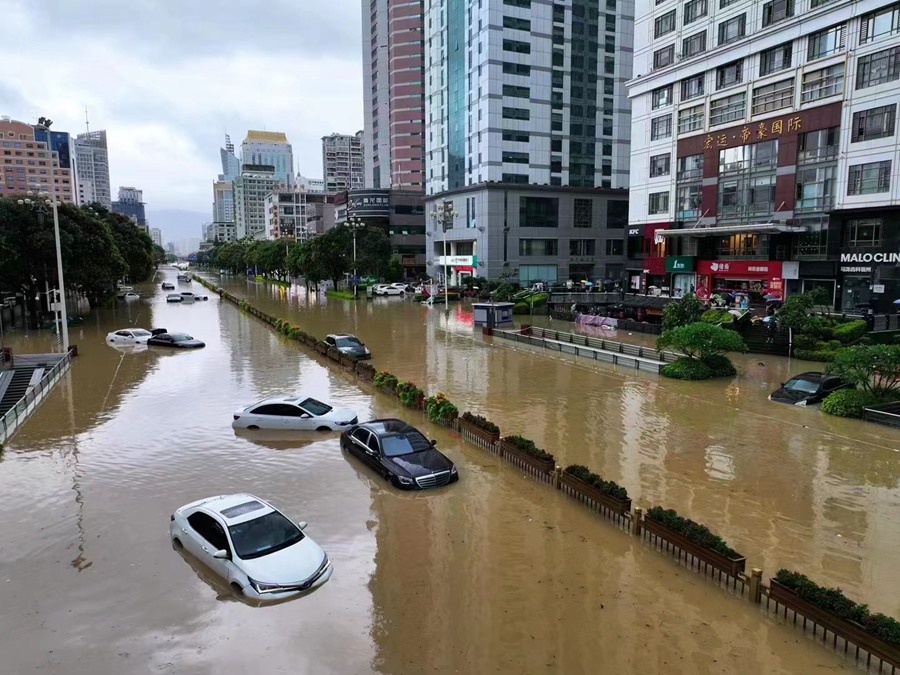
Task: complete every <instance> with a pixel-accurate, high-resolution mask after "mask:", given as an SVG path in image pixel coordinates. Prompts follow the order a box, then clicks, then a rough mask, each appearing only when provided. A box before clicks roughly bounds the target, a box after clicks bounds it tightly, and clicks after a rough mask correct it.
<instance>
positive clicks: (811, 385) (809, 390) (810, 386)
mask: <svg viewBox="0 0 900 675" xmlns="http://www.w3.org/2000/svg"><path fill="white" fill-rule="evenodd" d="M784 388H785V389H787V390H788V391H799V392H802V393H804V394H815V393H816V392H817V391H819V383H818V382H813V381H812V380H805V379H803V378H802V377H795V378H794V379H792V380H788V381H787V382H785V384H784Z"/></svg>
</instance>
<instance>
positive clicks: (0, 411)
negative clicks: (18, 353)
mask: <svg viewBox="0 0 900 675" xmlns="http://www.w3.org/2000/svg"><path fill="white" fill-rule="evenodd" d="M34 371H35V368H16V369H15V370H14V371H13V376H12V379H11V380H10V382H9V386H7V387H6V391H5V392H4V393H3V398H0V416H2V415H5V414H6V413H7V411H9V410H10V409H11V408H12V407H13V406H15V405H16V403H18V402H19V401H20V400H22V397H23V396H25V393H26V392H27V391H28V387H29V386H30V384H31V376H32V375H33V374H34Z"/></svg>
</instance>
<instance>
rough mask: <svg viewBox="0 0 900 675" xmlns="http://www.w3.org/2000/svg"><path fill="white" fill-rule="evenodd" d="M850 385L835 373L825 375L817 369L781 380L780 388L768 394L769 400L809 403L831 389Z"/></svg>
mask: <svg viewBox="0 0 900 675" xmlns="http://www.w3.org/2000/svg"><path fill="white" fill-rule="evenodd" d="M852 386H853V385H852V384H850V383H849V382H845V381H844V380H842V379H841V378H839V377H837V376H836V375H826V374H825V373H821V372H817V371H813V372H809V373H800V374H799V375H794V377H792V378H791V379H789V380H788V381H787V382H783V383H782V384H781V388H780V389H776V390H775V391H773V392H772V393H771V394H769V400H770V401H775V402H776V403H789V404H791V405H810V404H812V403H818V402H819V401H821V400H822V399H823V398H825V397H826V396H828V394H830V393H831V392H833V391H837V390H838V389H847V388H849V387H852Z"/></svg>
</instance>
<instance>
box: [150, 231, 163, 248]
mask: <svg viewBox="0 0 900 675" xmlns="http://www.w3.org/2000/svg"><path fill="white" fill-rule="evenodd" d="M150 240H151V241H152V242H153V243H154V244H156V245H157V246H160V247H161V246H162V230H160V229H159V228H158V227H151V228H150Z"/></svg>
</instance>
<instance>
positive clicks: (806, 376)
mask: <svg viewBox="0 0 900 675" xmlns="http://www.w3.org/2000/svg"><path fill="white" fill-rule="evenodd" d="M829 377H833V375H828V374H827V373H821V372H819V371H810V372H808V373H798V374H797V375H791V377H790V378H789V379H791V380H798V379H802V380H809V381H810V382H821V381H822V380H825V379H827V378H829Z"/></svg>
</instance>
